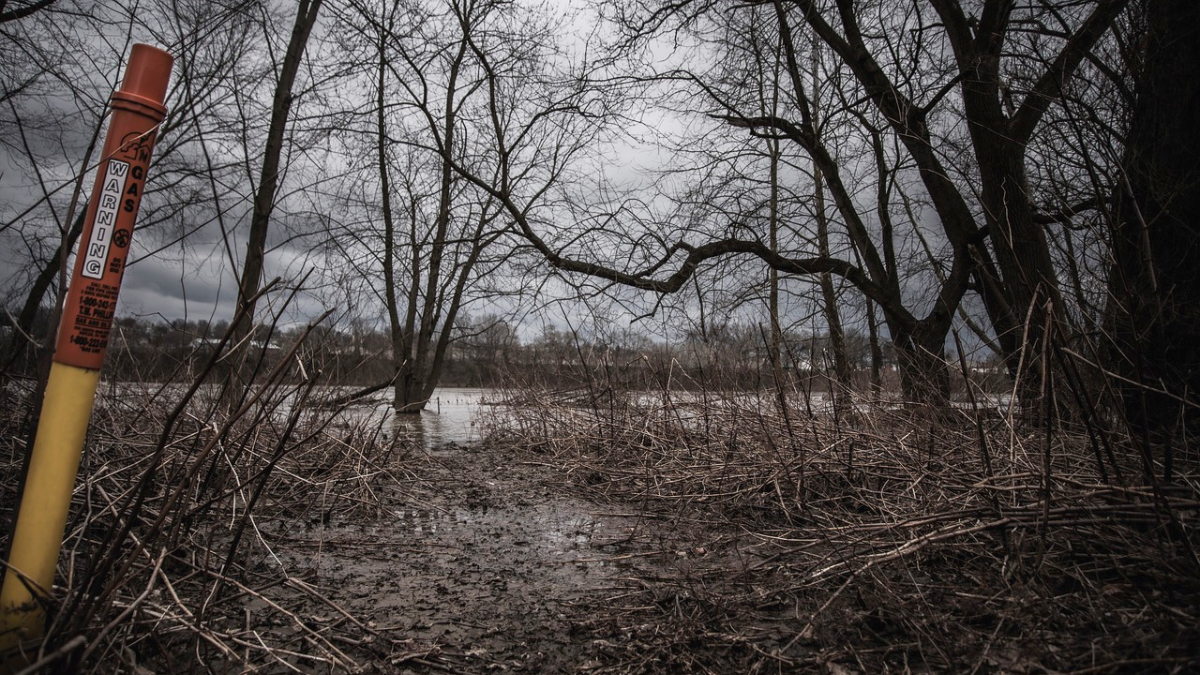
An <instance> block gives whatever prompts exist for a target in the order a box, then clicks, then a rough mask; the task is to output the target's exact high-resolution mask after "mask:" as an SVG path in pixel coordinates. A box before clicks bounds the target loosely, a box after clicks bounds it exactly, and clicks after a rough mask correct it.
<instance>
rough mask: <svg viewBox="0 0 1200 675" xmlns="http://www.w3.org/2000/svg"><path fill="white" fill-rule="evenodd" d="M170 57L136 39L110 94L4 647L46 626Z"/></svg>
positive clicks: (18, 539) (17, 537) (20, 520)
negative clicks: (46, 604)
mask: <svg viewBox="0 0 1200 675" xmlns="http://www.w3.org/2000/svg"><path fill="white" fill-rule="evenodd" d="M173 62H174V59H173V58H172V57H171V55H170V54H168V53H167V52H165V51H163V50H161V49H158V48H156V47H151V46H150V45H142V44H139V45H134V46H133V51H132V52H131V53H130V55H129V64H128V65H127V67H126V68H125V79H124V80H123V81H122V82H121V88H120V89H118V90H117V91H116V92H114V93H113V95H112V119H111V121H110V122H109V127H108V135H107V137H106V138H105V142H104V154H103V155H102V161H101V163H100V166H99V167H98V169H97V171H96V184H95V187H93V188H92V198H91V200H90V201H89V202H88V210H87V217H86V219H85V221H84V230H83V236H82V238H81V240H80V241H81V242H82V244H81V245H80V248H79V251H78V252H77V254H76V258H75V271H74V273H73V274H72V276H71V285H70V289H69V291H68V293H67V302H66V306H65V307H64V309H63V316H62V320H61V322H60V323H59V329H58V342H57V347H56V350H55V354H54V362H53V363H52V364H51V366H50V377H49V380H48V381H47V384H46V396H45V400H44V401H43V404H42V416H41V419H40V420H39V421H38V429H37V435H36V440H35V441H34V445H33V453H32V455H31V457H30V461H29V473H28V477H27V478H26V481H25V493H24V495H23V496H22V498H21V507H20V511H18V515H17V526H16V530H15V532H14V535H13V542H12V555H11V557H10V558H9V560H8V567H7V569H6V571H5V574H4V587H3V589H2V590H0V652H7V651H11V650H12V649H14V648H15V647H17V646H18V645H19V644H20V642H21V641H22V640H29V639H38V638H40V637H41V636H42V632H43V629H44V624H45V612H44V610H43V608H42V600H43V599H44V598H46V597H48V596H49V594H50V588H51V586H52V585H53V583H54V570H55V567H56V565H57V562H58V557H59V549H60V548H61V547H62V538H63V531H64V528H65V527H66V522H67V511H68V508H69V507H70V504H71V492H72V490H73V489H74V486H75V478H76V473H77V472H78V470H79V458H80V456H81V455H82V453H83V442H84V437H85V436H86V435H87V425H88V420H89V418H90V417H91V413H92V404H93V403H94V401H95V398H96V385H97V384H98V383H99V381H100V366H101V365H102V364H103V362H104V352H105V350H106V349H107V347H108V335H109V329H110V328H111V327H112V321H113V313H114V312H115V311H116V309H117V294H118V292H119V291H120V290H121V277H122V275H123V274H124V272H125V262H126V260H127V256H128V254H129V244H130V241H131V239H132V235H133V223H134V220H135V219H136V218H137V212H138V207H139V205H140V204H141V200H142V199H141V198H142V192H143V190H144V187H145V185H146V170H147V168H148V167H149V165H150V153H151V151H152V150H153V148H154V140H155V136H156V134H157V131H158V124H159V123H160V122H162V120H163V118H164V117H165V116H166V113H167V109H166V108H165V107H164V106H163V101H164V100H165V98H166V94H167V83H168V81H169V80H170V77H171V66H172V64H173Z"/></svg>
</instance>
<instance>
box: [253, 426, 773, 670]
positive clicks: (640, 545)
mask: <svg viewBox="0 0 1200 675" xmlns="http://www.w3.org/2000/svg"><path fill="white" fill-rule="evenodd" d="M545 459H546V458H544V457H539V456H537V455H532V454H530V455H525V454H514V453H513V451H502V450H497V449H494V448H489V447H487V446H482V445H456V444H450V445H446V446H441V447H439V448H436V449H434V450H429V451H424V452H420V451H418V452H417V453H415V454H414V455H411V456H410V457H408V458H407V459H406V460H405V462H406V463H407V465H408V467H409V469H410V470H411V471H412V475H414V476H417V478H415V479H413V480H410V481H403V482H401V483H399V484H392V485H385V486H383V487H381V488H379V489H380V493H379V494H378V495H377V496H378V498H379V500H380V503H381V504H382V505H383V507H384V511H383V512H381V513H378V514H376V516H375V517H370V518H364V515H363V512H362V511H361V510H354V511H352V512H350V513H349V514H347V515H346V516H343V515H341V514H339V513H338V512H336V511H331V512H323V511H321V510H320V509H319V508H315V509H314V510H313V511H312V512H310V513H307V514H303V515H302V516H301V517H298V518H296V519H290V520H289V519H276V520H273V521H270V522H266V523H263V524H260V529H261V532H262V535H263V536H262V539H261V542H262V543H265V544H267V546H262V547H261V554H262V562H261V563H260V564H259V569H261V570H262V571H267V570H266V569H263V567H266V568H270V567H272V566H276V565H279V564H282V565H284V566H286V568H287V569H288V570H289V571H288V573H289V574H290V575H292V576H293V578H294V579H295V583H296V584H297V585H299V586H301V587H303V586H307V587H308V588H306V589H305V591H304V592H303V593H302V592H300V591H298V590H292V591H291V593H292V594H293V595H296V596H303V595H307V596H308V598H307V600H302V601H301V603H300V606H301V607H303V608H304V609H302V610H301V611H298V612H296V614H297V615H299V616H300V618H303V619H305V620H307V621H309V622H310V623H311V625H313V626H315V627H316V628H317V629H318V631H320V632H321V633H322V634H323V635H333V636H334V637H333V638H332V640H331V644H333V645H334V646H336V647H337V648H338V649H339V650H341V652H342V654H343V655H344V656H345V657H346V658H345V659H344V660H343V661H342V663H341V664H340V665H338V664H335V665H331V664H330V663H329V662H328V661H327V660H326V661H314V659H315V658H316V657H315V656H311V657H309V658H306V657H305V656H304V651H305V649H304V648H303V646H302V645H303V644H304V643H305V642H307V643H308V644H310V645H311V640H304V636H303V635H298V636H297V637H298V638H301V639H299V640H297V642H296V646H295V647H293V648H292V649H291V650H290V651H292V652H294V653H293V654H291V655H288V654H286V653H283V652H281V656H280V663H279V664H278V665H279V666H280V668H281V672H282V670H283V669H284V668H285V666H284V662H287V663H288V664H290V666H294V667H298V668H300V670H301V671H303V672H329V671H335V672H338V671H341V670H342V669H343V668H345V669H348V670H356V669H361V670H362V671H364V672H382V673H427V672H456V673H495V672H514V673H567V672H606V671H612V670H614V669H620V670H622V671H627V670H629V669H630V666H631V663H630V660H631V658H632V659H633V661H635V662H636V661H641V660H642V659H643V658H644V659H646V663H645V664H644V665H645V667H646V668H647V669H650V670H657V671H659V672H665V671H663V670H662V669H663V668H664V667H666V668H668V669H670V668H672V667H673V666H671V664H667V663H662V655H657V656H656V655H652V654H646V655H641V654H639V653H638V652H641V651H642V650H641V648H640V647H639V645H641V644H642V643H644V642H645V641H646V640H647V639H650V640H653V639H654V636H653V635H647V634H646V632H647V631H653V630H655V627H653V626H649V625H644V626H639V625H637V622H636V621H632V622H627V621H620V620H615V616H616V615H617V614H619V611H618V610H617V609H616V608H617V607H620V606H623V605H624V604H627V603H626V602H625V601H626V600H627V599H628V598H630V596H631V595H634V594H644V592H645V591H646V589H648V588H650V587H653V586H656V585H662V586H664V587H666V586H669V587H671V588H673V589H675V590H672V591H671V592H669V593H666V594H664V596H663V598H660V601H661V602H674V603H680V602H683V603H687V602H688V597H687V596H688V595H689V594H688V593H687V592H686V586H687V585H688V584H690V583H693V582H694V583H704V580H705V579H708V578H715V579H722V578H728V576H729V574H730V570H732V569H736V568H744V566H745V565H747V564H750V563H752V562H753V561H754V560H755V559H756V557H755V554H754V551H753V550H750V549H748V548H745V547H743V546H740V545H738V544H737V543H736V541H737V538H736V537H733V536H731V535H730V534H729V533H724V532H721V531H720V528H717V527H711V528H706V527H705V526H704V525H703V523H697V522H681V521H679V520H665V519H663V517H662V516H657V517H651V516H647V515H646V514H645V513H643V512H642V510H641V509H640V508H639V505H638V504H629V503H623V504H621V503H600V502H598V501H594V500H593V499H590V498H589V496H588V490H587V489H586V483H587V481H586V477H585V480H583V481H581V483H578V484H577V483H576V482H575V481H574V480H573V478H572V477H571V476H566V475H564V474H563V473H562V472H561V471H560V470H558V469H557V468H556V467H555V466H553V465H552V464H550V463H548V462H546V461H545ZM592 496H593V497H594V496H595V495H592ZM314 501H315V502H317V501H319V500H318V499H314ZM260 545H261V544H260ZM268 547H269V549H270V550H269V551H268V550H266V549H267V548H268ZM680 589H684V590H682V592H680ZM296 599H299V598H296ZM288 606H289V607H295V606H296V604H295V603H294V602H289V603H288ZM245 619H246V625H247V627H248V628H249V627H255V628H256V630H258V631H260V632H263V633H270V632H273V631H274V632H278V631H280V630H282V631H284V632H287V631H292V632H297V633H302V632H303V631H300V630H298V629H297V628H296V627H295V622H294V621H292V620H291V619H290V618H289V617H287V616H285V615H284V614H283V613H281V612H280V611H279V610H278V609H276V608H273V607H271V606H270V605H269V604H268V602H267V601H265V600H261V599H251V600H250V601H249V602H248V603H247V605H246V617H245ZM769 623H770V624H776V625H775V626H774V627H770V626H760V627H758V630H760V631H762V630H769V631H770V632H771V633H773V634H774V635H775V636H776V637H777V641H778V642H779V643H780V644H782V643H784V642H786V641H788V640H789V639H790V638H791V637H792V636H793V635H794V631H795V629H794V628H792V629H788V628H786V627H785V625H786V623H787V622H786V621H784V624H779V621H778V620H772V621H770V622H769ZM333 624H338V626H337V628H338V629H337V630H336V631H324V630H323V629H322V626H332V625H333ZM793 625H794V624H793ZM273 627H274V628H273ZM704 630H707V629H704ZM789 630H791V631H792V632H791V633H790V634H789ZM356 635H357V637H355V636H356ZM272 637H273V638H274V639H276V640H278V639H279V636H278V635H272ZM662 637H663V639H664V640H667V644H666V649H667V650H668V652H671V653H674V652H679V653H678V654H677V655H676V656H677V657H679V658H682V659H684V661H690V660H691V659H693V658H695V656H696V655H695V652H697V651H698V650H703V649H707V648H709V647H713V648H717V649H725V648H726V647H723V646H721V642H722V641H721V640H720V639H716V640H713V641H712V644H711V645H706V644H699V643H694V644H682V645H673V644H670V643H671V641H672V640H675V636H662ZM716 637H718V638H719V637H720V636H716ZM760 637H762V636H761V635H760ZM285 642H286V640H285ZM757 648H758V647H756V649H757ZM676 656H672V657H670V659H669V660H674V659H675V658H676Z"/></svg>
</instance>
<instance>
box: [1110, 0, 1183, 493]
mask: <svg viewBox="0 0 1200 675" xmlns="http://www.w3.org/2000/svg"><path fill="white" fill-rule="evenodd" d="M1145 7H1146V18H1147V26H1148V29H1149V33H1148V35H1147V38H1146V41H1145V44H1146V52H1145V58H1144V61H1143V70H1142V72H1141V73H1140V74H1139V77H1138V82H1137V90H1136V95H1137V101H1136V103H1135V105H1134V109H1133V116H1132V119H1131V128H1130V131H1129V135H1128V140H1127V144H1126V148H1125V150H1126V151H1125V158H1124V162H1123V163H1124V170H1125V176H1126V177H1127V183H1126V184H1125V185H1121V186H1117V188H1116V194H1115V200H1114V201H1115V205H1114V214H1113V242H1112V245H1113V254H1114V265H1113V269H1112V273H1111V277H1110V282H1109V284H1110V285H1109V288H1110V310H1109V313H1108V314H1109V318H1108V320H1109V340H1110V342H1109V344H1108V349H1107V352H1108V358H1109V367H1110V369H1111V370H1113V371H1114V372H1116V373H1117V374H1119V375H1121V376H1122V377H1123V378H1124V379H1125V381H1119V382H1118V383H1117V386H1118V388H1119V390H1120V393H1121V396H1122V398H1123V401H1124V406H1125V412H1126V415H1127V417H1128V420H1129V422H1130V423H1131V426H1132V427H1133V431H1134V433H1135V434H1136V435H1138V436H1140V437H1141V439H1142V440H1143V442H1147V443H1148V445H1150V446H1152V447H1161V448H1163V461H1164V464H1165V472H1166V473H1167V475H1168V477H1169V473H1170V471H1171V461H1172V457H1171V453H1170V448H1171V445H1172V437H1178V435H1179V434H1180V433H1183V434H1186V435H1189V436H1190V435H1193V434H1196V433H1198V432H1200V414H1198V413H1197V411H1196V409H1195V407H1193V406H1192V405H1188V404H1185V403H1183V402H1182V401H1181V399H1188V400H1194V399H1195V394H1194V392H1196V391H1197V389H1198V388H1200V340H1197V336H1200V259H1198V254H1200V160H1198V158H1200V125H1197V124H1196V120H1197V119H1198V118H1200V81H1198V80H1197V78H1196V75H1195V67H1196V64H1197V63H1200V39H1197V36H1200V4H1197V3H1196V2H1194V0H1155V1H1154V2H1147V3H1146V5H1145ZM1147 470H1148V471H1149V470H1150V467H1147Z"/></svg>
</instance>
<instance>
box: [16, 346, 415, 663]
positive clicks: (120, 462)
mask: <svg viewBox="0 0 1200 675" xmlns="http://www.w3.org/2000/svg"><path fill="white" fill-rule="evenodd" d="M282 372H283V371H282V369H281V370H280V371H278V372H277V373H276V374H273V375H271V376H269V377H264V378H262V381H261V382H260V383H259V384H256V385H254V386H252V387H250V388H249V389H247V390H246V393H245V396H244V397H242V398H240V399H238V400H236V401H234V402H232V403H231V402H230V401H229V398H228V396H227V393H226V392H224V391H223V390H222V389H221V387H220V386H218V385H215V384H212V385H210V384H200V382H202V379H200V380H197V383H198V386H196V387H194V388H189V387H188V386H186V385H179V384H169V385H153V384H147V385H138V384H121V385H111V386H110V388H108V389H107V390H104V391H102V392H101V396H100V398H99V400H98V403H97V406H96V409H95V411H94V413H93V416H92V423H91V426H90V429H89V437H88V443H87V446H86V452H85V454H84V457H83V463H82V466H81V468H80V472H79V475H80V480H79V483H77V487H76V490H75V494H74V503H73V504H72V508H71V517H70V520H69V522H68V524H67V531H66V536H65V540H64V544H63V554H62V556H61V558H60V563H59V572H58V575H57V578H56V586H55V588H54V589H53V593H52V597H51V598H50V600H49V603H50V606H49V607H48V608H47V610H48V611H47V614H48V615H49V616H50V617H51V618H52V620H51V622H50V624H49V626H48V628H47V632H46V636H45V638H44V639H43V640H40V641H36V642H29V643H27V644H25V645H23V648H24V651H25V654H26V661H27V662H28V663H30V664H32V665H31V670H30V672H88V673H115V672H125V673H154V672H158V673H163V672H231V673H238V672H297V669H300V670H301V671H306V670H318V671H322V672H332V671H338V672H354V671H358V670H361V669H362V664H363V663H366V662H369V661H371V660H372V659H378V658H383V657H386V656H387V651H388V649H389V647H388V645H387V643H386V641H381V643H379V644H372V643H371V642H372V641H371V640H370V639H369V637H370V635H371V631H370V630H369V629H368V628H367V627H365V626H363V625H360V623H361V622H360V621H359V619H357V618H356V617H355V616H353V615H351V614H350V613H347V612H345V611H343V610H341V609H340V607H339V606H338V605H337V604H336V602H335V601H334V600H332V599H330V598H328V597H326V596H325V595H323V594H322V592H321V591H320V590H318V589H317V588H316V587H314V586H312V585H310V584H308V583H306V581H305V580H304V579H303V578H301V576H298V575H296V574H295V572H294V571H290V570H289V569H288V567H287V566H285V565H283V564H272V563H271V561H272V560H273V559H274V560H275V561H276V562H278V558H276V557H275V556H274V553H273V551H272V550H271V545H270V543H269V541H268V538H266V537H264V536H262V533H261V531H260V528H261V527H262V526H263V525H264V524H266V523H267V522H269V521H271V522H279V521H287V522H292V523H295V522H307V523H321V522H327V521H328V520H329V519H330V518H331V517H339V518H341V517H361V518H367V519H369V518H371V517H373V516H374V515H375V514H376V512H377V511H378V510H379V509H380V508H381V506H380V499H379V496H378V492H379V490H380V489H382V488H385V487H386V486H388V485H394V484H396V483H399V482H403V481H405V480H407V477H406V476H404V475H401V474H399V473H398V470H397V469H396V468H395V467H396V464H395V463H394V462H390V461H389V458H390V457H391V456H392V455H393V453H401V452H403V451H404V448H402V447H394V446H393V444H391V443H388V442H386V440H385V438H384V435H385V434H383V433H382V432H381V429H380V428H379V425H378V424H376V425H375V426H371V425H368V424H361V425H347V424H346V423H345V422H341V421H334V411H333V410H330V409H328V408H322V407H321V406H319V405H316V404H317V403H319V401H318V400H317V398H318V396H317V395H314V390H313V388H311V387H310V386H309V384H308V383H307V382H305V381H303V380H301V381H300V382H299V383H298V384H296V383H292V384H287V383H284V382H282V381H281V378H279V377H277V375H278V373H282ZM293 380H294V378H293ZM106 386H109V385H106ZM331 393H332V392H325V393H324V394H322V395H330V394H331ZM31 395H32V392H31V391H28V390H26V389H24V388H22V387H21V386H20V383H11V384H10V386H9V387H8V388H7V389H6V391H5V396H6V397H8V399H9V403H10V405H8V406H5V408H4V409H5V414H4V416H3V418H2V419H0V424H2V425H3V429H0V438H2V439H3V442H4V444H5V448H4V452H3V455H2V456H3V458H4V463H3V466H0V471H2V472H3V474H4V476H3V478H2V479H0V485H2V486H3V495H2V503H3V506H4V513H5V517H6V519H11V517H12V513H13V505H14V504H15V499H16V495H15V490H16V486H17V484H18V479H19V472H20V466H21V457H22V453H23V445H24V440H25V432H24V426H25V420H24V419H22V414H23V413H24V412H25V411H27V410H28V406H27V402H28V397H29V396H31ZM5 545H7V543H6V544H5ZM264 561H265V562H264ZM314 606H317V607H323V608H324V611H322V612H319V613H318V612H313V611H312V609H311V608H312V607H314ZM301 608H304V611H302V610H301ZM252 609H253V611H254V616H253V617H252V616H251V611H252ZM318 615H319V616H320V618H317V617H318ZM381 649H382V650H383V653H382V655H381V654H380V653H378V652H379V651H380V650H381ZM183 664H191V665H190V666H187V667H182V666H183Z"/></svg>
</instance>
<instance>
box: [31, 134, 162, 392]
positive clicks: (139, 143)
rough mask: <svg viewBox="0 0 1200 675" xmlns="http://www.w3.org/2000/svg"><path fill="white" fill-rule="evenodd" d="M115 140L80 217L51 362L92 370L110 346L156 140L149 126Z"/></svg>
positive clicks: (96, 367) (99, 364)
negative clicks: (79, 237)
mask: <svg viewBox="0 0 1200 675" xmlns="http://www.w3.org/2000/svg"><path fill="white" fill-rule="evenodd" d="M116 125H117V120H116V119H115V118H114V126H116ZM146 126H149V125H146ZM112 133H113V132H112V130H110V131H109V134H110V139H109V140H110V141H112V140H114V139H112V138H111V135H112ZM117 138H118V139H119V140H118V141H117V143H116V147H115V148H114V151H113V152H111V153H109V157H110V159H109V160H108V161H107V162H105V163H104V164H103V165H102V166H101V170H100V171H99V172H97V175H96V184H95V187H94V188H93V190H92V200H91V202H90V203H89V204H88V214H87V217H86V219H85V221H84V230H83V238H82V241H83V246H82V247H81V248H80V249H79V254H78V256H77V259H76V261H75V275H74V277H73V278H72V281H71V287H70V288H69V289H68V292H67V304H66V306H65V307H64V309H63V317H62V325H61V326H60V327H59V330H58V345H57V349H56V350H55V353H54V360H55V361H58V362H59V363H65V364H68V365H72V366H78V367H80V368H91V369H94V370H99V369H100V366H101V365H103V363H104V352H105V350H106V349H107V348H108V334H109V330H110V329H111V328H112V323H113V315H114V314H115V313H116V311H117V295H118V293H119V292H120V290H121V277H122V275H123V273H124V271H125V261H126V259H127V258H128V256H129V244H130V241H131V239H132V237H131V235H132V234H133V224H134V219H135V218H136V217H137V211H138V206H139V205H140V202H141V197H142V192H143V191H144V186H145V182H146V167H147V165H148V164H149V163H150V152H151V149H152V147H153V144H154V134H153V132H152V131H150V130H133V131H128V132H126V133H124V134H121V135H119V136H118V137H117Z"/></svg>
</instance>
